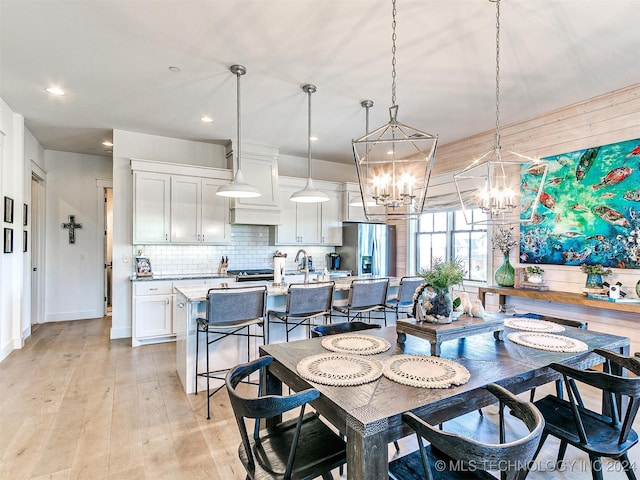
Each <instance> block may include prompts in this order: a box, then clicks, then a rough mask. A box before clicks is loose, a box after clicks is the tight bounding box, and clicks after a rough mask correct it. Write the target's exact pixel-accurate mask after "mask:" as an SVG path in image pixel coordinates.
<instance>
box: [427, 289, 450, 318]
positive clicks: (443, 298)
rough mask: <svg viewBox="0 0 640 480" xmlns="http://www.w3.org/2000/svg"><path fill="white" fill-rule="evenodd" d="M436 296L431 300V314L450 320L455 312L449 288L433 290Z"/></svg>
mask: <svg viewBox="0 0 640 480" xmlns="http://www.w3.org/2000/svg"><path fill="white" fill-rule="evenodd" d="M433 290H434V295H433V297H432V298H431V312H430V313H431V314H432V315H438V316H440V317H445V318H447V319H448V318H449V316H450V315H451V310H453V300H451V295H449V289H448V288H436V287H434V288H433Z"/></svg>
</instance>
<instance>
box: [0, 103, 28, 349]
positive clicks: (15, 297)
mask: <svg viewBox="0 0 640 480" xmlns="http://www.w3.org/2000/svg"><path fill="white" fill-rule="evenodd" d="M23 139H24V118H23V117H22V116H21V115H18V114H16V113H14V112H13V111H12V110H11V109H10V108H9V106H8V105H7V104H6V103H5V102H4V101H3V100H2V99H1V98H0V199H3V198H4V197H5V196H7V197H10V198H12V199H13V207H14V218H13V223H5V222H3V223H2V226H3V228H2V231H3V233H4V229H5V228H11V229H12V230H13V235H14V237H13V244H14V251H13V253H0V360H2V359H4V358H5V357H6V356H7V355H9V353H11V351H12V350H13V349H15V348H21V347H22V341H23V339H22V336H21V321H20V319H21V316H22V312H21V310H22V286H23V277H24V271H23V253H22V204H23V202H24V182H23V179H24V168H23V158H24V140H23ZM3 204H4V202H3V203H2V204H0V210H3ZM2 219H3V220H4V215H2ZM2 238H4V235H3V237H2ZM1 243H2V240H0V244H1Z"/></svg>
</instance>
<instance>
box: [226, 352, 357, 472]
mask: <svg viewBox="0 0 640 480" xmlns="http://www.w3.org/2000/svg"><path fill="white" fill-rule="evenodd" d="M272 360H273V358H272V357H269V356H264V357H261V358H259V359H257V360H254V361H252V362H249V363H245V364H242V365H238V366H237V367H235V368H233V369H231V370H230V371H229V373H228V375H227V379H226V386H227V391H228V392H229V400H230V403H231V407H232V409H233V413H234V416H235V419H236V423H237V424H238V429H239V430H240V437H241V439H242V443H241V444H240V446H239V447H238V455H239V456H240V461H241V462H242V465H244V468H245V470H246V472H247V477H246V478H247V480H254V479H260V480H262V479H280V480H282V479H293V480H304V479H312V478H316V477H320V476H322V477H323V478H332V476H331V470H333V469H334V468H337V467H339V466H342V465H344V463H345V462H346V458H347V457H346V444H345V442H344V440H342V439H341V438H340V437H339V436H338V435H337V434H336V433H334V432H333V431H332V430H331V429H330V428H329V427H327V426H326V425H325V424H324V423H323V422H322V421H321V420H320V418H319V417H318V414H317V413H315V412H313V413H305V406H306V405H307V403H309V402H311V401H313V400H315V399H317V398H318V397H319V396H320V393H319V392H318V391H317V390H316V389H314V388H310V389H307V390H303V391H301V392H298V393H295V394H293V395H289V396H280V395H268V396H263V395H262V392H263V385H262V379H263V378H264V374H265V369H266V367H267V366H268V365H269V364H270V363H271V362H272ZM254 372H260V379H261V382H260V386H259V388H258V392H257V395H245V394H243V393H240V392H239V391H238V390H237V387H238V385H239V384H240V382H242V381H243V380H244V379H246V378H248V377H249V376H250V375H251V374H252V373H254ZM296 408H299V409H300V412H299V414H298V415H297V416H296V417H295V418H292V419H290V420H286V421H283V422H279V423H278V424H276V425H274V426H267V427H266V428H264V429H261V428H260V423H261V421H264V420H266V419H269V418H273V417H280V416H281V415H282V414H283V413H285V412H289V411H291V410H294V409H296ZM246 420H255V425H254V429H253V434H252V435H251V436H250V435H249V433H248V431H247V422H246Z"/></svg>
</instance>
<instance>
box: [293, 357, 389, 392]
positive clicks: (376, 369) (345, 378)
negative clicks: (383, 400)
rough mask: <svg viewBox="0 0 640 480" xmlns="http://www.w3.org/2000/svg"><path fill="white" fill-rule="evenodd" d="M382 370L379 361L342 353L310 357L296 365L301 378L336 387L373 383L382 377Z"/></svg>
mask: <svg viewBox="0 0 640 480" xmlns="http://www.w3.org/2000/svg"><path fill="white" fill-rule="evenodd" d="M382 368H383V366H382V362H380V361H379V360H373V359H371V358H366V357H361V356H358V355H347V354H343V353H321V354H319V355H311V356H309V357H306V358H303V359H302V360H300V362H298V365H297V370H298V373H299V374H300V376H301V377H302V378H306V379H307V380H310V381H312V382H316V383H321V384H322V385H331V386H337V387H346V386H352V385H362V384H364V383H369V382H373V381H374V380H377V379H378V378H380V376H381V375H382Z"/></svg>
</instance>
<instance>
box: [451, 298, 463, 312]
mask: <svg viewBox="0 0 640 480" xmlns="http://www.w3.org/2000/svg"><path fill="white" fill-rule="evenodd" d="M460 305H462V299H461V298H460V297H456V298H454V299H453V309H454V310H455V309H456V308H458V307H459V306H460Z"/></svg>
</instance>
